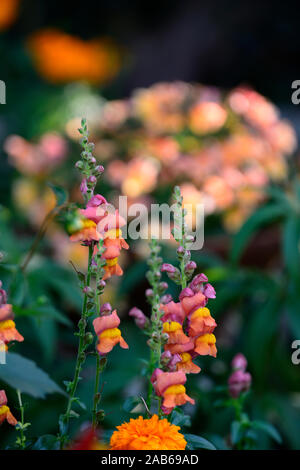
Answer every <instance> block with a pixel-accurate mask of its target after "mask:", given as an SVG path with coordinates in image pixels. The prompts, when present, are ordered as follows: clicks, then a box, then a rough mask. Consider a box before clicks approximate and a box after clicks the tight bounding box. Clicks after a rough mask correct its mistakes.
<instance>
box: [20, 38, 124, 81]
mask: <svg viewBox="0 0 300 470" xmlns="http://www.w3.org/2000/svg"><path fill="white" fill-rule="evenodd" d="M28 49H29V52H30V53H31V55H32V57H33V61H34V64H35V66H36V68H37V70H38V72H39V73H40V75H41V76H42V77H43V78H44V79H45V80H47V81H49V82H52V83H66V82H72V81H79V80H83V81H87V82H89V83H92V84H99V83H103V82H106V81H107V80H110V79H111V78H113V77H114V76H115V75H116V74H117V72H118V70H119V68H120V58H119V53H118V51H117V49H116V47H115V46H114V45H112V44H111V43H109V41H107V40H96V39H93V40H89V41H84V40H82V39H80V38H78V37H75V36H71V35H69V34H67V33H64V32H62V31H59V30H56V29H44V30H41V31H38V32H36V33H34V34H33V35H32V36H31V37H30V38H29V40H28Z"/></svg>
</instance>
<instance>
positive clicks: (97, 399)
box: [92, 353, 100, 429]
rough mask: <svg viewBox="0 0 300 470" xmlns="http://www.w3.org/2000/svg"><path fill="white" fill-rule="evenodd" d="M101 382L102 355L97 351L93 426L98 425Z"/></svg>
mask: <svg viewBox="0 0 300 470" xmlns="http://www.w3.org/2000/svg"><path fill="white" fill-rule="evenodd" d="M99 383H100V356H99V354H98V353H97V356H96V378H95V388H94V406H93V413H92V416H93V428H94V429H96V427H97V407H98V403H99V401H100V396H99Z"/></svg>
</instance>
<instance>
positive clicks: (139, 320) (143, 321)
mask: <svg viewBox="0 0 300 470" xmlns="http://www.w3.org/2000/svg"><path fill="white" fill-rule="evenodd" d="M129 315H130V316H131V317H133V318H134V320H135V324H136V325H137V326H138V327H139V328H141V329H142V330H143V329H144V328H146V327H147V326H149V319H148V318H147V317H146V315H145V314H144V313H143V312H142V310H140V309H139V308H137V307H133V308H132V309H131V310H130V311H129Z"/></svg>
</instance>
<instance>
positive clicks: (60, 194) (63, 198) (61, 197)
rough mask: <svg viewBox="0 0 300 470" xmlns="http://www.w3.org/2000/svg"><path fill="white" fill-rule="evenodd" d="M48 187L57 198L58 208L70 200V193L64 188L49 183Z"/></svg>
mask: <svg viewBox="0 0 300 470" xmlns="http://www.w3.org/2000/svg"><path fill="white" fill-rule="evenodd" d="M48 186H49V187H50V188H51V189H52V191H53V192H54V194H55V197H56V206H57V207H59V206H62V205H63V204H65V202H67V200H68V193H67V191H66V190H65V189H64V188H61V187H60V186H56V185H55V184H52V183H48Z"/></svg>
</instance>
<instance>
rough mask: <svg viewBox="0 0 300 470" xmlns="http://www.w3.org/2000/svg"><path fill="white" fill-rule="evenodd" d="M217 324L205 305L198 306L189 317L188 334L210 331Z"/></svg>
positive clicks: (197, 334) (202, 333)
mask: <svg viewBox="0 0 300 470" xmlns="http://www.w3.org/2000/svg"><path fill="white" fill-rule="evenodd" d="M216 326H217V324H216V322H215V320H214V319H213V317H212V316H211V315H210V311H209V309H208V308H207V307H200V308H198V309H197V310H195V311H194V312H193V313H192V315H191V317H190V325H189V336H192V337H194V336H199V335H204V334H206V333H212V332H213V331H214V329H215V327H216Z"/></svg>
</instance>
